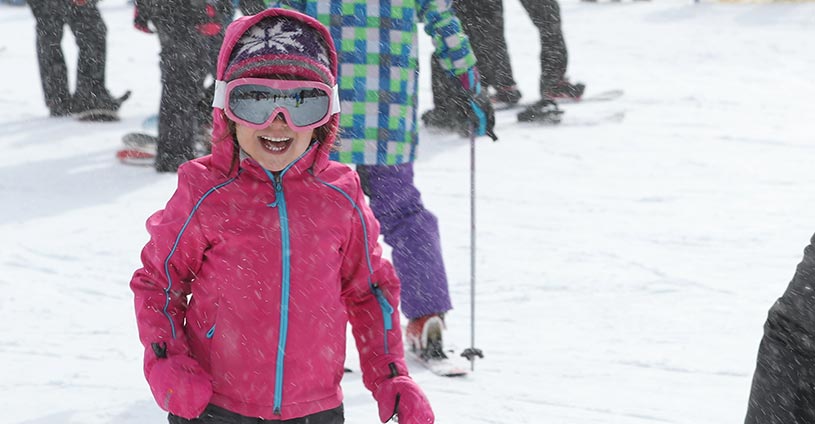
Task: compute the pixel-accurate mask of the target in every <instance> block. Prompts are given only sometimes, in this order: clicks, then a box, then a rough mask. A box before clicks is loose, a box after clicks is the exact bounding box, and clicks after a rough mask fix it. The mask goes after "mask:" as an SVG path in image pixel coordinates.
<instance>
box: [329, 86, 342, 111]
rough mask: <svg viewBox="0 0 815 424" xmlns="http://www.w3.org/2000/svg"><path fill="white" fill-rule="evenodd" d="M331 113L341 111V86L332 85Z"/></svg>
mask: <svg viewBox="0 0 815 424" xmlns="http://www.w3.org/2000/svg"><path fill="white" fill-rule="evenodd" d="M331 99H332V100H331V114H332V115H333V114H335V113H340V87H339V86H337V85H335V86H333V87H331Z"/></svg>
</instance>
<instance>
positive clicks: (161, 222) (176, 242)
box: [130, 167, 207, 376]
mask: <svg viewBox="0 0 815 424" xmlns="http://www.w3.org/2000/svg"><path fill="white" fill-rule="evenodd" d="M183 170H184V168H183V167H182V168H181V169H179V175H178V180H179V181H178V188H177V189H176V192H175V194H173V196H172V198H171V199H170V201H169V202H168V203H167V206H166V207H165V208H164V209H163V210H160V211H158V212H156V213H154V214H153V215H152V216H150V218H148V219H147V232H148V233H149V234H150V241H149V242H148V243H147V245H145V246H144V249H143V250H142V253H141V260H142V265H143V266H142V268H141V269H139V270H137V271H136V272H135V273H134V274H133V278H132V279H131V281H130V288H131V289H132V290H133V294H134V296H135V307H136V321H137V325H138V328H139V338H140V339H141V342H142V345H144V348H145V354H144V372H145V376H148V375H149V374H150V369H151V368H152V367H153V365H154V364H155V362H156V360H158V358H163V357H169V356H173V355H187V354H189V346H188V344H187V340H186V336H185V333H184V318H185V316H186V309H187V296H188V295H189V294H190V281H191V280H192V279H193V277H194V276H195V273H196V272H197V271H198V270H199V268H200V266H201V261H202V258H203V252H204V249H205V248H206V245H207V244H206V242H205V240H204V237H203V236H202V234H201V231H200V227H199V226H198V224H197V221H196V219H195V216H194V206H195V200H197V199H193V194H192V193H191V192H190V189H189V185H188V183H187V180H188V177H187V176H186V173H184V172H183Z"/></svg>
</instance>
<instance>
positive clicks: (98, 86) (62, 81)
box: [28, 0, 109, 115]
mask: <svg viewBox="0 0 815 424" xmlns="http://www.w3.org/2000/svg"><path fill="white" fill-rule="evenodd" d="M28 4H29V5H30V6H31V12H32V13H33V14H34V19H35V20H36V25H37V59H38V61H39V67H40V79H41V81H42V89H43V93H44V95H45V104H46V105H47V106H48V108H49V109H50V110H51V113H52V115H64V114H67V113H68V112H70V110H72V109H73V110H75V111H77V110H78V111H82V110H87V109H90V108H92V106H93V105H86V104H81V103H83V102H87V101H91V99H95V98H104V99H102V100H108V98H109V94H108V92H107V89H106V88H105V61H106V55H107V52H106V42H105V39H106V36H107V27H106V26H105V22H104V21H103V20H102V15H101V14H100V13H99V9H97V8H96V2H95V1H89V2H87V3H86V4H85V5H83V6H77V5H76V4H74V3H73V2H72V1H71V0H28ZM65 25H68V27H69V28H70V29H71V32H73V34H74V37H75V38H76V44H77V47H78V48H79V59H78V63H77V72H76V75H77V78H76V91H75V94H74V96H73V98H74V99H75V101H76V103H78V104H74V105H72V104H71V101H72V96H71V91H70V89H69V88H68V70H67V66H66V64H65V57H64V55H63V53H62V35H63V31H64V28H65Z"/></svg>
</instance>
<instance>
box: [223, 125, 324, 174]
mask: <svg viewBox="0 0 815 424" xmlns="http://www.w3.org/2000/svg"><path fill="white" fill-rule="evenodd" d="M235 130H236V131H235V132H236V135H237V138H238V144H239V145H240V146H241V149H243V151H244V152H246V154H248V155H249V156H251V157H252V159H254V160H256V161H257V162H258V163H259V164H260V165H261V166H262V167H264V168H265V169H268V170H269V171H272V172H277V171H282V170H283V169H284V168H285V167H286V166H288V165H289V164H290V163H292V162H293V161H294V160H295V159H297V158H298V157H300V155H302V154H303V153H304V152H305V151H306V149H308V146H309V144H310V143H311V139H312V136H313V133H314V131H313V130H305V131H294V130H293V129H291V128H290V127H289V126H288V124H287V123H286V120H285V119H284V118H283V114H278V115H277V117H276V118H275V120H274V121H272V123H271V124H270V125H269V126H268V127H266V128H264V129H261V130H256V129H253V128H250V127H247V126H245V125H242V124H240V123H236V125H235Z"/></svg>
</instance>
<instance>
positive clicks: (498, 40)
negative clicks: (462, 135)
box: [431, 0, 569, 109]
mask: <svg viewBox="0 0 815 424" xmlns="http://www.w3.org/2000/svg"><path fill="white" fill-rule="evenodd" d="M502 1H503V0H454V1H453V8H454V10H455V13H456V16H457V17H458V18H459V20H460V21H461V27H462V29H463V30H464V32H465V33H466V34H467V37H468V38H469V40H470V45H471V47H472V49H473V53H475V57H476V59H478V65H477V66H478V71H479V72H480V73H481V83H482V84H483V85H484V86H485V87H487V86H492V87H508V86H512V85H515V79H514V77H513V75H512V63H511V62H510V59H509V52H508V50H507V42H506V39H505V37H504V10H503V3H502ZM521 4H522V5H523V7H524V9H526V12H527V14H528V15H529V17H530V18H531V19H532V23H533V24H534V25H535V27H536V28H537V30H538V35H539V37H540V45H541V51H540V65H541V73H540V83H539V91H540V94H541V96H543V95H544V93H546V92H547V91H548V90H549V88H550V87H552V86H554V85H555V84H557V83H558V82H560V81H561V80H562V79H563V78H564V76H565V75H566V68H567V66H568V58H569V56H568V52H567V50H566V42H565V40H564V38H563V29H562V25H561V18H560V5H559V4H558V2H557V1H556V0H521ZM431 73H432V77H431V78H432V90H433V103H434V104H435V105H436V107H440V108H442V109H446V108H449V107H452V106H453V103H460V102H461V101H462V100H461V99H462V94H461V93H460V90H458V87H457V86H456V85H455V84H457V82H456V81H455V80H453V79H452V78H450V77H449V76H448V75H446V73H445V71H444V70H443V69H442V67H441V65H440V64H439V63H438V61H437V60H436V59H435V58H434V59H433V60H432V61H431Z"/></svg>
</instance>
